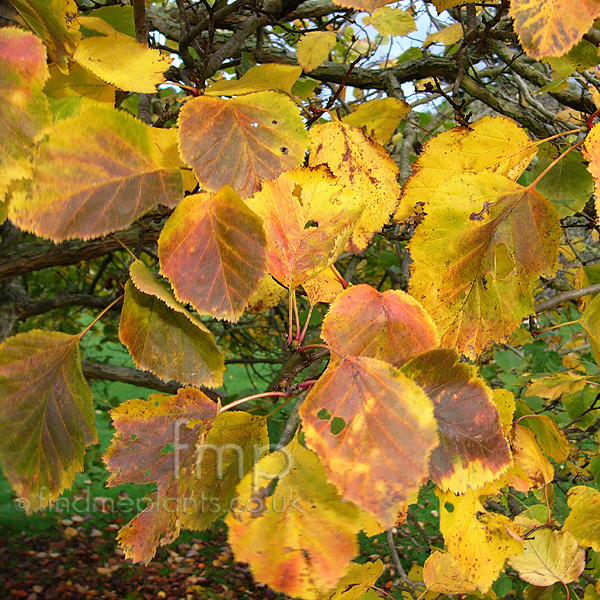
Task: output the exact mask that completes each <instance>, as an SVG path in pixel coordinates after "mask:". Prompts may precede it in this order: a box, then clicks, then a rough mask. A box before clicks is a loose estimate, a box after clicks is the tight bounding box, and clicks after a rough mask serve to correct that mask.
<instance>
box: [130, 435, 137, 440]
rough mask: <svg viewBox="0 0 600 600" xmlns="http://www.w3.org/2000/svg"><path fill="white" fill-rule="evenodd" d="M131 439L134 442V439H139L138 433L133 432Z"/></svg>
mask: <svg viewBox="0 0 600 600" xmlns="http://www.w3.org/2000/svg"><path fill="white" fill-rule="evenodd" d="M130 439H131V441H132V442H133V441H134V440H137V433H132V434H131V438H130Z"/></svg>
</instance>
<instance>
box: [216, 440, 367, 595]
mask: <svg viewBox="0 0 600 600" xmlns="http://www.w3.org/2000/svg"><path fill="white" fill-rule="evenodd" d="M237 496H238V497H237V502H236V503H235V504H234V505H233V506H232V510H231V512H230V513H229V514H228V516H227V517H226V519H225V522H226V523H227V526H228V528H229V543H230V544H231V547H232V549H233V552H234V554H235V557H236V559H237V560H239V561H243V562H247V563H249V565H250V569H251V570H252V573H253V575H254V577H255V578H256V579H257V580H258V581H261V582H264V583H266V584H268V585H269V586H270V587H271V588H273V589H274V590H275V591H279V592H283V593H286V594H288V595H289V596H294V597H298V596H300V597H302V598H304V599H306V600H317V599H318V598H321V597H322V593H323V591H324V590H328V589H331V588H333V587H334V586H335V585H336V584H337V582H338V581H339V580H340V578H341V577H342V576H343V575H344V574H345V573H346V571H347V569H348V567H349V566H350V561H351V559H352V558H353V557H354V556H355V555H356V554H357V553H358V543H357V541H356V534H357V533H358V531H359V530H360V520H361V519H360V514H361V513H360V511H359V510H358V509H357V508H356V506H354V504H352V503H351V502H344V501H343V500H342V497H341V496H340V495H339V493H338V491H337V490H336V488H335V487H334V486H333V485H332V484H331V483H328V481H327V477H326V474H325V469H324V468H323V466H322V465H321V463H320V461H319V458H318V457H317V455H316V454H314V453H313V452H311V451H310V450H306V449H305V448H303V447H302V446H301V445H300V444H299V443H298V441H297V440H294V441H292V443H291V444H290V445H289V446H286V447H285V448H283V449H282V450H280V451H278V452H274V453H272V454H269V455H268V456H266V457H264V458H262V459H261V460H260V461H259V462H258V464H257V466H256V467H255V468H254V471H253V472H252V473H249V474H248V475H247V476H246V477H245V478H244V479H243V480H242V482H241V483H240V485H239V486H238V489H237Z"/></svg>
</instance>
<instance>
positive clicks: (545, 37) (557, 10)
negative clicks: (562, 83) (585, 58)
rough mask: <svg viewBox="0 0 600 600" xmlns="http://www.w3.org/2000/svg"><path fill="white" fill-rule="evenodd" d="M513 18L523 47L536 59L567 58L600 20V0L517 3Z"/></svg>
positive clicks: (518, 0) (512, 7)
mask: <svg viewBox="0 0 600 600" xmlns="http://www.w3.org/2000/svg"><path fill="white" fill-rule="evenodd" d="M510 16H511V17H512V18H513V22H514V27H515V31H516V32H517V35H518V36H519V41H520V42H521V45H522V46H523V48H524V49H525V51H526V52H527V54H528V55H529V56H531V57H532V58H535V59H539V58H543V57H546V56H562V55H563V54H566V53H567V52H568V51H569V50H570V49H571V48H572V47H573V46H574V45H575V44H576V43H577V42H578V41H579V40H580V39H581V38H582V36H583V34H584V33H587V31H588V29H589V28H590V27H591V26H592V24H593V23H594V19H596V18H597V17H598V16H600V3H598V1H597V0H581V1H578V2H573V0H513V1H512V2H511V3H510Z"/></svg>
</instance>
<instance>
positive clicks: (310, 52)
mask: <svg viewBox="0 0 600 600" xmlns="http://www.w3.org/2000/svg"><path fill="white" fill-rule="evenodd" d="M335 44H336V35H335V32H334V31H312V32H310V33H305V34H304V35H303V36H302V37H301V38H300V39H299V40H298V45H297V46H296V54H297V56H298V63H299V64H300V66H301V67H302V69H303V70H304V71H306V72H307V73H308V72H310V71H313V70H314V69H316V68H317V67H320V66H321V65H322V64H323V63H324V62H325V61H326V60H327V59H328V58H329V52H330V51H331V49H332V48H333V47H334V46H335Z"/></svg>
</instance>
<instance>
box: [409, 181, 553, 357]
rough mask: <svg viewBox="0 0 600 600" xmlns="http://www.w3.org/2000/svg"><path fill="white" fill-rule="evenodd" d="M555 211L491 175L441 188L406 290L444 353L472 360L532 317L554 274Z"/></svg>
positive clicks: (420, 232)
mask: <svg viewBox="0 0 600 600" xmlns="http://www.w3.org/2000/svg"><path fill="white" fill-rule="evenodd" d="M559 236H560V227H559V221H558V215H557V213H556V209H555V208H554V206H553V205H552V203H551V202H550V201H549V200H547V199H546V198H544V197H543V196H541V195H540V194H538V193H537V192H535V191H534V190H531V189H530V188H525V187H523V186H520V185H519V184H517V183H514V182H513V181H511V180H510V179H508V178H507V177H505V176H503V175H498V174H495V173H491V172H488V173H481V174H478V175H476V174H471V173H465V174H462V175H455V176H454V177H453V178H451V179H450V181H449V182H447V183H446V184H445V185H442V186H441V187H440V188H438V190H437V192H436V195H435V197H433V198H431V200H430V201H429V203H428V205H427V209H426V215H425V217H424V219H423V222H422V223H421V224H420V225H419V227H418V228H417V231H416V233H415V235H414V237H413V238H412V240H411V243H410V252H411V256H412V258H413V261H414V262H413V264H412V265H411V279H410V284H409V289H410V292H411V294H412V295H413V296H414V297H415V298H416V299H417V300H419V301H420V302H421V303H422V304H423V306H424V307H425V309H426V310H427V311H428V312H429V314H430V315H431V317H432V318H433V320H434V322H435V323H436V325H437V327H438V331H439V332H440V335H441V339H442V345H445V346H456V347H457V348H458V349H459V351H461V352H462V353H464V354H466V355H468V356H476V355H477V354H478V353H479V352H481V350H483V349H484V348H485V346H486V345H487V344H488V343H489V342H491V341H503V340H505V339H507V337H508V336H509V335H510V334H511V333H512V332H513V331H514V330H515V329H516V328H517V327H518V326H519V324H520V323H521V320H522V319H523V318H524V317H526V316H527V315H530V314H532V313H533V296H532V293H531V290H532V288H533V286H534V285H535V283H536V282H537V279H538V277H539V276H546V277H552V276H554V272H555V269H556V260H557V254H558V240H559Z"/></svg>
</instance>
